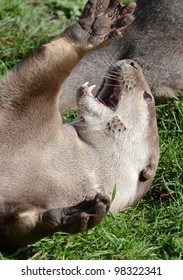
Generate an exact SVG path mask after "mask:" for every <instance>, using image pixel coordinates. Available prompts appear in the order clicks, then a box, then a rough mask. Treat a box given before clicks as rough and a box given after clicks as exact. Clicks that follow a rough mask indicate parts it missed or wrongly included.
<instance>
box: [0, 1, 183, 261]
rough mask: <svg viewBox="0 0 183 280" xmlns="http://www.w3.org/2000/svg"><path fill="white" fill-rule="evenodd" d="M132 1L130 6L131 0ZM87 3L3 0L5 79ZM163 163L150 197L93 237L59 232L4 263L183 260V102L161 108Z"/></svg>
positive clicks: (0, 35) (0, 59) (0, 38)
mask: <svg viewBox="0 0 183 280" xmlns="http://www.w3.org/2000/svg"><path fill="white" fill-rule="evenodd" d="M126 2H127V1H126ZM83 3H85V1H84V0H62V1H61V0H44V1H42V0H24V1H22V0H11V1H6V0H1V1H0V75H1V76H3V75H4V74H5V73H6V72H7V70H8V69H10V68H11V67H13V66H14V65H15V64H16V63H17V62H18V61H20V60H21V59H22V58H24V57H25V56H26V55H28V54H29V53H30V52H31V51H33V50H34V48H35V47H36V46H39V45H40V44H41V43H42V42H44V41H45V40H46V39H47V38H49V37H52V36H54V35H57V34H59V33H60V31H62V30H63V29H64V28H65V27H66V26H67V25H69V24H70V23H71V22H72V21H73V20H74V19H75V18H76V17H77V16H79V14H80V12H81V7H82V6H83ZM157 118H158V127H159V134H160V147H161V158H160V163H159V167H158V172H157V174H156V178H155V180H154V182H153V185H152V187H151V189H150V191H149V192H148V194H147V195H146V196H145V197H144V199H143V200H141V201H140V202H139V203H138V204H137V205H135V206H134V207H132V208H129V209H127V210H125V211H124V212H122V213H119V214H116V215H112V214H109V215H108V216H107V218H106V219H105V220H104V222H102V223H101V224H100V225H99V226H97V227H96V228H94V229H92V230H90V231H89V232H87V233H82V234H78V235H74V236H73V235H67V234H62V233H57V234H55V235H54V236H53V237H50V238H45V239H43V240H41V241H39V242H37V243H35V244H33V245H30V246H26V247H24V248H21V249H19V250H18V251H16V252H11V253H10V252H9V253H7V252H6V253H5V252H2V253H0V259H67V260H68V259H86V260H89V259H165V260H166V259H171V260H173V259H176V260H178V259H183V211H182V210H183V174H182V170H183V160H182V159H183V98H180V99H174V100H170V101H168V102H167V104H166V105H165V106H163V107H158V108H157Z"/></svg>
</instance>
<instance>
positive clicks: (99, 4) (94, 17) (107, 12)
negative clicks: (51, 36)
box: [64, 0, 136, 50]
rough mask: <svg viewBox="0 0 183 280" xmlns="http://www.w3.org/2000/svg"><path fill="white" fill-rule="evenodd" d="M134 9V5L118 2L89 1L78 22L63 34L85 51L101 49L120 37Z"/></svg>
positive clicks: (117, 0) (113, 0)
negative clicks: (123, 4)
mask: <svg viewBox="0 0 183 280" xmlns="http://www.w3.org/2000/svg"><path fill="white" fill-rule="evenodd" d="M135 7H136V4H135V3H130V4H128V5H126V6H122V5H121V1H120V0H103V1H101V0H89V1H88V2H87V3H86V6H85V8H84V10H83V13H82V16H81V18H80V20H79V21H78V22H77V23H76V24H73V25H72V26H70V27H69V28H67V29H66V30H65V32H64V34H65V35H66V36H67V37H68V38H69V39H70V40H71V41H73V42H74V43H76V44H78V45H79V46H80V47H82V48H84V49H86V50H87V49H91V48H92V49H93V48H98V47H103V46H104V45H107V44H110V43H111V42H113V41H114V40H117V39H118V38H119V37H121V36H122V33H123V31H124V29H125V28H126V27H127V26H129V25H130V24H131V23H132V21H133V16H132V13H133V11H134V9H135Z"/></svg>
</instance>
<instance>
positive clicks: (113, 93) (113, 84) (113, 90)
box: [96, 70, 121, 111]
mask: <svg viewBox="0 0 183 280" xmlns="http://www.w3.org/2000/svg"><path fill="white" fill-rule="evenodd" d="M96 98H97V100H98V101H100V102H101V103H102V104H103V105H105V106H107V107H109V108H110V109H111V110H113V111H115V110H116V108H117V105H118V103H119V100H120V98H121V83H120V75H119V72H117V71H116V70H113V71H111V72H110V73H108V74H107V76H106V77H105V78H104V80H103V82H102V84H101V86H100V89H99V90H98V92H97V94H96Z"/></svg>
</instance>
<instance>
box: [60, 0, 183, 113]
mask: <svg viewBox="0 0 183 280" xmlns="http://www.w3.org/2000/svg"><path fill="white" fill-rule="evenodd" d="M127 58H128V59H133V60H135V61H136V62H137V63H139V64H140V66H141V67H142V70H143V72H144V75H145V77H146V79H147V81H148V83H149V85H150V88H151V91H152V93H153V94H154V96H155V97H156V99H157V100H159V99H162V98H163V99H164V98H165V97H171V96H174V95H177V94H182V92H183V2H182V0H174V1H172V0H137V8H136V10H135V20H134V22H133V23H132V25H131V26H130V27H129V28H128V29H127V30H126V31H125V33H124V35H123V37H122V38H121V39H120V40H119V41H118V42H116V43H114V44H113V45H110V46H108V47H106V48H104V49H101V50H97V51H95V52H93V53H90V54H88V55H87V56H86V57H85V58H83V59H82V61H81V62H80V64H79V65H78V66H77V67H76V68H75V69H74V70H73V72H72V74H71V75H70V76H69V78H68V79H67V81H66V82H65V84H64V85H63V87H62V89H61V92H63V93H64V94H62V95H61V97H60V101H61V102H60V110H61V111H63V110H64V109H65V108H75V107H76V101H75V97H74V96H73V94H72V93H73V90H74V89H75V88H76V85H77V84H78V82H79V83H82V82H83V80H84V81H90V82H91V83H95V84H96V85H97V87H96V91H97V89H98V87H99V86H100V83H101V81H102V79H103V76H104V74H105V72H106V69H107V68H108V66H109V64H111V63H113V62H115V61H117V60H121V59H127ZM96 74H97V75H96Z"/></svg>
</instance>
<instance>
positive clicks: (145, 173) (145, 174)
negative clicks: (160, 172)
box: [139, 164, 154, 182]
mask: <svg viewBox="0 0 183 280" xmlns="http://www.w3.org/2000/svg"><path fill="white" fill-rule="evenodd" d="M153 176H154V169H153V167H152V165H151V164H149V165H148V166H146V168H144V169H143V170H142V171H141V172H140V174H139V181H140V182H145V181H147V180H149V179H150V178H152V177H153Z"/></svg>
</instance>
